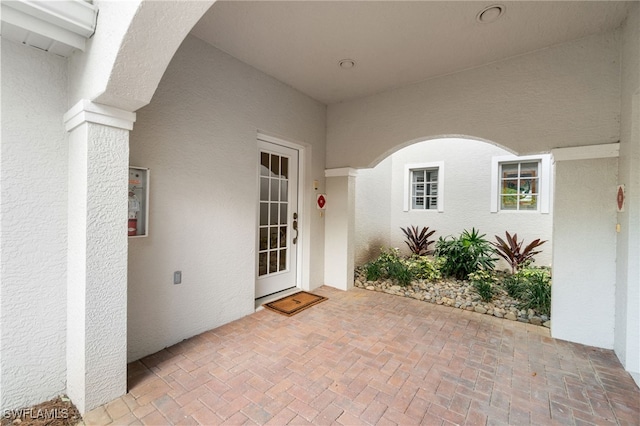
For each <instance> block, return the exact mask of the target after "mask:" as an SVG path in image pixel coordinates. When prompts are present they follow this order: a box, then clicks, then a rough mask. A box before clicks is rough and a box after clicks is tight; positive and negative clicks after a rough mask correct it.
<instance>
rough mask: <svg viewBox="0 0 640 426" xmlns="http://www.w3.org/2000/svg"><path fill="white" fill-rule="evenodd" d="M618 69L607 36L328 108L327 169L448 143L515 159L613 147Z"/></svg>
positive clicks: (613, 42) (614, 42) (612, 37)
mask: <svg viewBox="0 0 640 426" xmlns="http://www.w3.org/2000/svg"><path fill="white" fill-rule="evenodd" d="M619 63H620V46H619V34H618V33H617V32H610V33H605V34H601V35H595V36H591V37H587V38H584V39H581V40H577V41H573V42H570V43H565V44H562V45H558V46H555V47H550V48H547V49H543V50H539V51H536V52H533V53H530V54H526V55H522V56H518V57H514V58H510V59H506V60H504V61H499V62H495V63H492V64H489V65H485V66H482V67H478V68H474V69H470V70H467V71H463V72H459V73H456V74H451V75H447V76H443V77H438V78H433V79H431V80H427V81H424V82H421V83H417V84H414V85H410V86H405V87H402V88H399V89H396V90H390V91H386V92H383V93H379V94H376V95H373V96H369V97H365V98H362V99H358V100H354V101H351V102H344V103H339V104H334V105H330V106H329V108H328V111H327V167H328V168H337V167H356V168H361V167H371V166H373V165H375V164H377V162H378V161H380V160H381V159H383V158H385V157H386V156H387V155H388V154H389V153H391V152H393V151H395V150H396V149H397V147H398V146H401V145H408V144H409V143H410V141H418V140H424V139H426V138H430V137H436V136H444V135H468V136H474V137H477V138H481V139H484V140H490V141H493V142H495V143H498V144H500V145H501V146H504V147H507V148H509V149H511V150H513V151H514V152H516V153H518V154H528V153H537V152H549V151H550V149H551V148H557V147H563V146H581V145H591V144H602V143H613V142H617V141H618V139H619V113H620V84H619V80H620V68H619Z"/></svg>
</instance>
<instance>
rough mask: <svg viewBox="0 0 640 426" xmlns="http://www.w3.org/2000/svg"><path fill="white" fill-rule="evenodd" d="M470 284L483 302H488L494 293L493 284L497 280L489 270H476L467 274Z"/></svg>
mask: <svg viewBox="0 0 640 426" xmlns="http://www.w3.org/2000/svg"><path fill="white" fill-rule="evenodd" d="M469 279H470V280H471V285H472V286H473V288H474V289H475V291H476V293H478V295H479V296H480V299H482V301H483V302H490V301H491V300H492V299H493V296H495V294H496V289H495V287H494V284H495V283H496V282H497V279H496V277H495V276H494V275H493V274H492V273H491V271H478V272H474V273H472V274H469Z"/></svg>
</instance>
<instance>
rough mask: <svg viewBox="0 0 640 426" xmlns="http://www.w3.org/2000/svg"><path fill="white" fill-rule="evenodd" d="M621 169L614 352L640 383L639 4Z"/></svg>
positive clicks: (631, 32)
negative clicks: (623, 197) (622, 193)
mask: <svg viewBox="0 0 640 426" xmlns="http://www.w3.org/2000/svg"><path fill="white" fill-rule="evenodd" d="M622 46H623V47H622V73H621V77H622V93H621V104H622V106H621V117H620V129H621V130H620V170H619V177H618V183H619V184H624V185H625V188H626V194H627V201H626V207H625V211H624V212H622V213H619V214H618V223H620V233H619V234H618V245H617V250H618V258H617V276H616V279H617V283H616V323H615V324H616V326H615V351H616V354H617V355H618V357H619V358H620V360H621V361H622V363H623V364H624V365H625V368H626V369H627V370H628V371H630V372H631V374H632V375H633V377H634V379H635V381H636V383H638V384H640V5H638V4H636V5H635V6H634V8H633V9H632V11H631V13H630V14H629V16H628V18H627V22H626V23H625V25H624V27H623V32H622Z"/></svg>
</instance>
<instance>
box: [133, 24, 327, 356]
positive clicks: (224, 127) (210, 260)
mask: <svg viewBox="0 0 640 426" xmlns="http://www.w3.org/2000/svg"><path fill="white" fill-rule="evenodd" d="M325 113H326V107H325V106H324V105H322V104H320V103H318V102H316V101H314V100H312V99H310V98H308V97H306V96H304V95H302V94H301V93H299V92H297V91H295V90H293V89H292V88H290V87H288V86H286V85H284V84H282V83H280V82H278V81H276V80H275V79H273V78H271V77H268V76H266V75H265V74H263V73H261V72H259V71H257V70H255V69H253V68H251V67H249V66H248V65H246V64H243V63H242V62H239V61H238V60H236V59H234V58H232V57H230V56H228V55H227V54H225V53H223V52H221V51H219V50H217V49H215V48H213V47H211V46H210V45H208V44H206V43H204V42H202V41H200V40H199V39H197V38H194V37H191V36H189V37H187V39H186V40H185V42H184V44H183V45H182V46H181V47H180V49H179V50H178V51H177V53H176V56H175V57H174V59H173V61H172V62H171V64H170V66H169V68H168V69H167V72H166V73H165V75H164V77H163V80H162V81H161V83H160V85H159V87H158V90H157V92H156V94H155V95H154V98H153V100H152V102H151V103H150V104H149V105H148V106H147V107H145V108H143V109H141V110H139V111H138V116H137V122H136V125H135V128H134V130H133V132H132V133H131V138H130V162H131V165H134V166H141V167H149V168H150V169H151V182H150V189H151V194H150V220H149V229H150V235H149V236H148V237H146V238H138V239H130V240H129V297H128V312H129V313H128V334H129V335H128V341H129V348H128V354H129V360H130V361H131V360H134V359H137V358H140V357H142V356H144V355H147V354H149V353H153V352H155V351H158V350H160V349H162V348H164V347H166V346H169V345H171V344H174V343H176V342H179V341H181V340H182V339H185V338H188V337H190V336H193V335H195V334H198V333H200V332H202V331H205V330H208V329H211V328H215V327H217V326H219V325H222V324H225V323H227V322H230V321H232V320H234V319H237V318H239V317H242V316H244V315H247V314H249V313H251V312H253V310H254V301H253V298H254V282H255V251H256V247H255V244H256V237H255V235H256V233H255V228H256V203H257V183H256V182H257V177H256V176H257V175H256V173H257V166H256V161H257V160H256V159H257V142H256V136H257V131H258V130H261V131H264V132H267V133H269V134H272V135H275V136H279V137H280V138H282V139H286V140H289V141H292V142H301V143H305V144H307V145H308V148H307V149H306V156H307V159H308V160H309V162H308V164H306V165H305V166H306V167H305V172H306V176H305V178H306V179H305V188H304V189H305V196H304V198H303V200H302V201H301V203H303V206H304V209H305V213H304V214H305V215H304V216H303V217H302V219H301V226H302V228H303V231H304V233H306V235H305V237H304V239H305V240H306V246H304V247H305V249H304V253H303V258H304V259H306V263H307V270H306V272H305V273H304V274H303V285H304V286H308V287H309V288H315V287H317V286H319V285H322V284H323V267H324V261H323V259H324V256H323V253H324V242H323V241H324V240H323V239H324V223H323V218H322V217H321V216H320V214H319V212H318V211H317V210H316V208H315V192H314V190H313V181H314V180H317V181H318V182H319V185H320V186H319V188H318V192H323V191H324V190H325V188H324V150H325V147H324V141H325V123H326V114H325ZM176 270H181V271H182V274H183V275H182V284H179V285H174V284H173V271H176ZM304 280H306V283H305V282H304Z"/></svg>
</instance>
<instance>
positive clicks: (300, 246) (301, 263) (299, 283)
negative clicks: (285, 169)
mask: <svg viewBox="0 0 640 426" xmlns="http://www.w3.org/2000/svg"><path fill="white" fill-rule="evenodd" d="M258 141H263V142H267V143H272V144H275V145H281V146H283V147H285V148H290V149H294V150H296V151H298V242H297V243H296V244H295V246H296V248H295V250H296V262H297V265H296V285H295V287H296V288H299V289H301V290H305V289H306V290H308V288H307V287H308V284H307V285H304V281H303V278H304V277H305V275H307V274H305V272H306V273H308V266H309V264H308V260H309V259H307V258H305V257H304V254H305V252H307V250H305V249H304V248H305V247H306V245H307V243H308V238H307V235H308V232H309V230H310V227H309V226H307V215H306V213H307V212H306V209H305V204H306V199H305V195H306V194H305V190H304V188H305V183H306V170H307V167H306V163H307V147H306V146H305V145H303V144H300V143H296V142H292V141H290V140H286V139H282V138H280V137H276V136H271V135H270V134H268V133H265V132H262V131H260V130H258V132H257V134H256V159H255V161H254V164H260V146H259V143H258ZM256 170H258V168H257V167H256ZM259 190H260V175H259V173H257V174H256V191H259ZM254 198H255V199H256V200H257V199H258V197H257V193H256V197H254ZM259 224H260V203H258V202H257V203H256V215H255V224H254V229H255V230H256V235H255V242H254V246H253V247H254V249H255V256H254V274H253V276H254V284H253V298H254V300H256V298H255V297H256V283H257V281H258V255H257V254H258V246H259V243H260V233H259V232H257V229H258V226H259Z"/></svg>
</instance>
